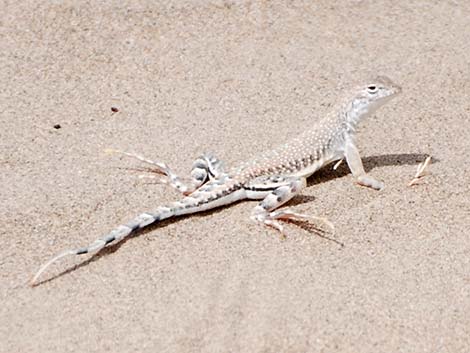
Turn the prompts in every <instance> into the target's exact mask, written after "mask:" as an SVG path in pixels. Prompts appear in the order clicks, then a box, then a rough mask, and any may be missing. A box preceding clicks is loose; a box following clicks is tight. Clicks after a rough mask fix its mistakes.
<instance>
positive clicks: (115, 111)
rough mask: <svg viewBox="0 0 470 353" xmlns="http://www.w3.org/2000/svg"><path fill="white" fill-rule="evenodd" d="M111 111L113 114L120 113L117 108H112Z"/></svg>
mask: <svg viewBox="0 0 470 353" xmlns="http://www.w3.org/2000/svg"><path fill="white" fill-rule="evenodd" d="M111 111H112V112H113V113H117V112H118V111H119V109H118V108H116V107H111Z"/></svg>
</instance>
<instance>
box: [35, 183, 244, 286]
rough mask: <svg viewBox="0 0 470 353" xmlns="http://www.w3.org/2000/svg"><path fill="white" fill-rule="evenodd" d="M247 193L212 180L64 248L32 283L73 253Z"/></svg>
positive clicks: (95, 249) (92, 249)
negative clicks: (80, 244) (95, 236)
mask: <svg viewBox="0 0 470 353" xmlns="http://www.w3.org/2000/svg"><path fill="white" fill-rule="evenodd" d="M244 197H245V194H244V190H243V189H241V188H240V187H239V186H238V185H235V186H227V185H218V183H217V181H214V182H212V183H211V182H209V183H207V184H206V185H204V186H202V187H201V188H200V189H199V190H198V191H195V192H193V193H192V194H191V195H189V196H186V197H184V198H183V199H182V200H180V201H177V202H173V203H171V204H170V205H168V206H161V207H158V208H157V210H156V211H155V212H153V213H142V214H140V215H139V216H137V217H136V218H134V219H133V220H132V221H130V222H128V223H126V224H123V225H120V226H119V227H117V228H115V229H114V230H113V231H111V232H110V233H109V234H107V235H105V236H104V237H101V238H99V239H96V240H95V241H94V242H93V243H91V244H90V245H88V246H86V247H83V248H78V249H72V250H67V251H64V252H62V253H60V254H58V255H57V256H55V257H53V258H52V259H50V260H49V261H48V262H46V263H45V264H44V265H42V266H41V268H40V269H39V271H38V272H36V274H35V275H34V277H33V278H32V279H31V282H30V285H31V286H35V285H37V284H38V279H39V277H40V276H41V274H42V273H43V272H44V271H45V270H46V269H47V268H48V267H49V266H50V265H52V264H53V263H55V262H56V261H58V260H60V259H62V258H63V257H66V256H69V255H83V254H90V253H96V252H98V251H100V250H101V249H103V248H104V247H105V246H107V245H109V244H111V243H117V242H118V241H121V240H123V239H124V238H126V237H127V236H129V235H130V234H132V233H133V232H134V231H136V230H138V229H142V228H144V227H147V226H148V225H150V224H153V223H155V222H159V221H162V220H164V219H168V218H170V217H174V216H182V215H186V214H190V213H195V212H202V211H206V210H209V209H212V208H216V207H219V206H222V205H226V204H229V203H232V202H235V201H238V200H241V199H243V198H244Z"/></svg>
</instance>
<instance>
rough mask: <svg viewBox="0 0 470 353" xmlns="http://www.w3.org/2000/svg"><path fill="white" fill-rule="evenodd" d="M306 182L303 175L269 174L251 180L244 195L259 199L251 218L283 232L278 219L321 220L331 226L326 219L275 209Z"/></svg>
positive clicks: (296, 192) (298, 190)
mask: <svg viewBox="0 0 470 353" xmlns="http://www.w3.org/2000/svg"><path fill="white" fill-rule="evenodd" d="M306 184H307V181H306V179H305V178H303V177H283V176H276V175H275V176H269V177H264V178H263V177H262V178H257V179H255V180H253V181H252V182H251V183H250V184H249V185H247V187H246V195H247V198H249V199H260V198H263V201H261V202H260V203H259V204H258V205H257V206H256V207H255V208H254V209H253V211H252V212H251V219H252V220H254V221H256V222H261V223H263V224H265V225H267V226H271V227H273V228H276V229H277V230H279V231H280V232H281V233H283V234H284V227H283V225H282V224H281V222H280V220H288V219H294V220H308V219H314V220H321V221H323V222H324V223H327V224H328V225H329V226H332V225H331V223H329V222H328V221H327V220H325V219H323V218H320V217H315V216H310V215H305V214H301V213H297V212H294V211H292V210H291V209H289V208H285V209H281V210H276V209H277V208H278V207H280V206H282V205H283V204H285V203H286V202H288V201H289V200H291V199H292V198H293V197H294V196H295V195H297V194H298V193H299V192H300V191H301V190H302V189H303V188H304V187H305V186H306Z"/></svg>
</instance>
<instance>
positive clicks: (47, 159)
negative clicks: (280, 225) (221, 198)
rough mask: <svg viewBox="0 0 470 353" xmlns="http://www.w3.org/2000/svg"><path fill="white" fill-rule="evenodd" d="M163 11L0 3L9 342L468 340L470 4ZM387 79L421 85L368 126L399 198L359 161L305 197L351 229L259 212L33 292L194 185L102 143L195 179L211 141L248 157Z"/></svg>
mask: <svg viewBox="0 0 470 353" xmlns="http://www.w3.org/2000/svg"><path fill="white" fill-rule="evenodd" d="M54 3H55V4H54ZM58 3H62V4H60V5H59V4H58ZM156 3H157V1H126V2H125V3H123V2H122V1H107V2H106V3H102V2H98V1H95V2H92V1H91V2H90V1H89V2H79V1H64V2H52V1H51V2H49V1H42V2H37V1H32V0H27V1H22V2H20V3H16V2H13V1H3V2H2V3H1V5H0V7H1V11H0V58H1V60H0V63H1V64H0V79H1V85H0V114H1V118H0V119H1V121H0V137H1V140H0V149H1V154H0V167H1V173H0V177H1V191H0V195H1V196H0V197H1V202H0V222H1V225H2V227H1V229H2V235H1V247H0V254H1V258H0V277H1V282H0V296H1V305H0V351H1V352H102V351H110V352H128V351H140V352H199V351H202V352H228V351H232V352H468V351H470V238H469V229H470V205H469V203H470V201H469V197H470V196H469V195H470V186H469V183H470V168H469V163H468V161H469V158H470V132H469V128H470V124H469V114H470V73H469V72H470V2H468V1H463V0H462V1H439V0H436V1H418V0H416V1H395V2H392V1H336V2H332V1H321V2H319V1H305V2H294V3H291V2H290V1H286V2H284V3H281V2H277V1H273V2H268V1H250V2H246V3H235V2H230V1H226V2H223V1H220V0H211V1H191V2H190V1H188V2H184V1H174V2H173V3H172V4H168V5H163V3H166V2H165V1H161V2H160V3H162V4H156ZM392 3H393V5H392ZM378 73H380V74H386V75H388V76H390V77H391V78H393V79H394V80H395V81H396V82H398V83H400V84H401V85H402V86H403V88H404V92H403V94H402V95H401V96H400V97H399V98H397V99H396V100H394V101H392V102H390V104H389V105H387V106H386V107H385V108H383V109H382V110H380V111H379V112H378V113H377V114H376V116H375V117H373V118H371V119H370V120H369V121H367V122H366V123H365V124H363V125H362V127H361V130H360V134H359V136H358V143H359V145H360V146H361V151H362V155H363V156H364V160H365V165H366V167H367V169H369V170H370V173H371V174H372V175H374V176H375V177H377V178H379V179H381V180H383V181H384V182H385V183H386V188H385V190H383V191H382V192H375V191H373V190H368V189H365V188H360V187H357V186H356V185H354V184H353V182H352V178H351V175H350V174H349V172H348V170H347V168H346V167H345V166H344V165H343V166H342V167H341V168H340V169H339V170H337V171H332V170H331V168H328V169H327V170H324V171H323V172H321V173H320V174H318V175H317V176H316V177H313V178H312V180H311V182H310V185H309V187H308V188H307V189H306V190H304V192H303V193H302V195H303V196H302V197H299V198H297V199H296V201H294V202H293V204H294V205H295V208H296V209H298V210H299V211H302V212H307V213H311V214H314V215H325V216H327V217H328V218H329V219H330V220H331V221H333V222H334V224H335V225H336V233H335V234H325V235H324V237H321V236H319V235H318V234H315V233H313V232H309V231H308V230H306V229H304V228H301V227H297V226H295V225H291V226H289V232H290V236H288V237H287V239H285V240H282V239H280V238H279V236H278V234H276V232H274V231H272V230H270V229H267V228H263V227H260V226H258V225H256V224H253V223H251V221H250V220H249V214H250V210H251V208H252V207H253V206H254V203H250V202H244V203H239V204H237V205H235V206H232V207H229V208H225V209H222V210H219V211H215V212H210V213H207V214H203V215H201V216H194V217H188V218H185V219H181V220H178V221H175V222H165V223H164V224H162V225H161V226H157V227H154V228H152V229H151V230H150V231H148V232H144V233H142V234H140V235H139V236H137V237H134V238H131V239H130V240H128V241H126V242H124V243H123V244H120V245H118V246H115V247H112V248H111V249H108V250H106V251H103V252H102V253H101V254H100V255H99V256H96V257H94V258H93V259H92V260H91V261H88V260H87V259H88V258H87V257H83V258H78V257H76V258H71V259H67V260H65V261H63V262H60V263H58V264H57V265H56V266H54V267H52V268H51V269H50V271H49V272H48V273H46V274H45V278H44V279H48V278H49V279H50V278H53V279H52V280H50V281H47V282H45V283H43V284H42V285H40V286H38V287H36V288H33V289H32V288H29V287H28V286H27V281H28V279H29V278H30V276H31V275H32V274H33V273H34V272H35V271H36V270H37V268H38V266H39V265H40V264H41V263H42V262H44V261H45V260H47V259H49V258H50V257H51V256H52V255H54V254H56V253H57V252H59V251H61V250H64V249H67V248H70V247H76V246H81V245H86V244H87V243H89V242H91V241H92V240H94V239H95V238H96V237H98V236H100V235H102V234H105V233H106V232H108V231H109V230H110V229H112V228H113V227H114V226H115V225H118V224H120V223H121V222H124V221H126V220H128V219H129V218H131V217H133V216H134V215H136V214H138V213H140V212H142V211H145V210H152V209H153V208H154V207H156V206H157V205H159V204H161V203H164V202H168V201H170V200H174V199H175V198H177V197H178V196H177V194H176V193H175V192H174V191H173V190H171V189H167V188H165V187H164V186H159V185H147V184H145V183H144V182H142V181H139V180H138V179H137V178H136V176H137V175H138V173H135V172H131V171H128V170H124V169H120V168H122V167H126V168H129V167H136V166H139V164H138V163H135V162H134V161H132V160H128V159H122V158H120V157H115V156H107V155H105V154H104V153H103V150H104V149H105V148H107V147H113V148H119V149H122V150H126V151H134V152H140V153H142V154H144V155H146V156H148V157H152V158H156V159H160V160H163V161H167V162H168V163H169V164H170V165H171V166H173V167H174V168H175V169H176V170H177V171H178V172H181V173H185V172H187V171H188V170H189V166H190V165H191V162H192V159H193V158H194V157H196V156H197V155H198V154H199V153H201V152H203V151H206V150H210V151H213V152H215V153H216V154H217V155H218V156H219V157H220V158H222V159H224V160H225V161H226V163H227V164H229V165H233V164H235V163H238V162H240V161H242V160H243V159H244V158H245V157H247V156H250V155H252V154H253V153H256V152H259V151H262V150H264V149H266V148H270V147H271V146H272V145H273V144H275V143H279V142H282V141H284V140H285V139H287V138H289V137H291V136H294V135H295V134H296V133H298V132H300V131H302V130H303V129H305V128H306V127H308V125H309V124H312V123H313V122H314V121H315V120H317V119H319V118H320V117H322V115H323V114H324V113H325V112H326V111H327V110H328V109H329V106H330V105H331V104H332V103H333V102H334V101H335V99H336V98H337V97H338V96H339V95H340V94H341V92H342V90H343V88H345V87H348V86H350V85H351V84H356V83H360V82H362V81H364V79H365V78H366V77H369V76H371V75H372V76H373V75H375V74H378ZM113 106H115V107H117V108H118V109H119V112H117V113H112V112H111V107H113ZM55 124H60V125H61V129H54V128H53V126H54V125H55ZM428 154H430V155H432V156H433V158H434V161H433V164H432V165H431V167H430V169H429V170H430V172H431V175H430V176H427V177H425V178H424V179H423V180H422V181H421V182H420V184H419V185H416V186H415V187H412V188H409V187H407V186H406V184H407V182H408V181H410V180H411V179H412V177H413V175H414V173H415V171H416V167H417V165H418V164H419V162H421V161H422V160H424V159H425V157H426V156H427V155H428ZM341 244H343V246H342V245H341ZM75 265H79V266H78V267H76V268H75V267H74V266H75ZM67 269H69V270H70V271H68V272H67V273H65V274H62V275H60V276H58V275H59V274H60V273H61V272H63V271H66V270H67Z"/></svg>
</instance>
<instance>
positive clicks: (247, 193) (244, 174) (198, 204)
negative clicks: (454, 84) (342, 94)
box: [31, 77, 401, 285]
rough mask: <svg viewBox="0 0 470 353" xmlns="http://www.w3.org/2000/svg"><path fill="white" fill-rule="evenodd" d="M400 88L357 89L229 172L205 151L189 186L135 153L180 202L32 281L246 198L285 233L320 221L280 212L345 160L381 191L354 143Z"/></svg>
mask: <svg viewBox="0 0 470 353" xmlns="http://www.w3.org/2000/svg"><path fill="white" fill-rule="evenodd" d="M400 92H401V88H400V87H399V86H398V85H396V84H394V83H393V82H392V81H391V80H390V79H388V78H386V77H378V78H376V79H375V80H374V81H373V82H371V83H369V84H367V85H365V86H362V87H359V88H357V89H356V90H355V91H354V92H353V93H352V94H351V95H349V96H347V97H346V98H347V99H345V100H344V101H343V102H342V103H341V105H340V106H339V107H337V108H336V109H335V110H333V111H331V112H330V113H329V114H328V115H327V116H326V117H324V118H323V119H321V120H320V121H318V122H317V123H316V124H313V126H312V127H311V128H310V129H309V130H307V131H305V132H304V133H302V134H300V135H299V136H297V137H295V138H294V139H292V140H290V141H289V142H287V143H285V144H283V145H281V146H279V147H277V148H274V149H273V150H271V151H268V152H265V153H263V154H261V155H259V156H258V157H255V158H254V159H252V160H250V161H247V162H246V163H243V164H242V165H241V166H239V167H238V168H233V169H231V170H230V171H228V172H226V171H224V170H223V165H222V163H221V162H220V161H219V160H217V159H216V158H215V157H214V156H212V155H209V154H206V155H203V156H201V157H200V158H198V159H197V160H196V161H195V162H194V164H193V170H192V172H191V176H192V180H191V182H190V183H189V184H185V183H183V182H182V181H181V179H180V178H179V177H178V176H177V175H176V174H175V173H173V171H172V170H171V169H170V168H168V167H167V166H166V164H164V163H161V162H153V161H151V160H148V159H146V158H144V157H141V156H138V155H131V154H129V153H125V152H124V154H126V155H130V156H133V157H136V158H138V159H139V160H141V161H143V162H146V163H148V164H151V165H152V166H153V168H152V169H151V171H152V172H154V173H157V174H160V175H163V177H162V178H161V179H160V181H161V182H164V183H166V184H169V185H170V186H172V187H174V188H175V189H177V190H179V191H180V192H181V193H183V194H184V195H186V196H185V197H183V198H182V199H181V200H180V201H176V202H173V203H170V204H169V205H166V206H160V207H158V208H157V209H156V210H155V211H153V212H148V213H147V212H144V213H142V214H140V215H139V216H137V217H136V218H134V219H133V220H131V221H130V222H128V223H126V224H124V225H120V226H118V227H117V228H115V229H114V230H113V231H111V232H110V233H109V234H108V235H106V236H104V237H102V238H99V239H97V240H96V241H95V242H93V243H92V244H90V245H89V246H87V247H83V248H79V249H75V250H67V251H65V252H63V253H61V254H59V255H57V256H56V257H54V258H52V259H51V260H50V261H48V262H47V263H45V264H44V265H43V266H42V267H41V268H40V269H39V271H38V272H37V273H36V275H35V276H34V277H33V279H32V281H31V284H32V285H35V284H36V283H37V280H38V279H39V276H40V275H41V274H42V273H43V272H44V271H45V270H46V269H47V267H48V266H49V265H51V264H52V263H54V262H55V261H57V260H58V259H60V258H62V257H64V256H68V255H81V254H86V253H91V252H97V251H99V250H100V249H102V248H103V247H105V246H106V245H108V244H111V243H115V242H117V241H120V240H122V239H124V238H125V237H126V236H128V235H129V234H131V233H132V232H134V231H136V230H138V229H142V228H144V227H146V226H148V225H150V224H153V223H155V222H158V221H161V220H164V219H168V218H170V217H175V216H182V215H187V214H192V213H196V212H202V211H206V210H209V209H213V208H216V207H220V206H223V205H227V204H231V203H234V202H236V201H238V200H243V199H263V200H262V201H261V202H260V203H259V204H258V205H257V206H256V207H255V208H254V209H253V211H252V215H251V218H252V219H253V220H255V221H258V222H261V223H263V224H266V225H269V226H272V227H274V228H276V229H278V230H279V231H281V232H283V226H282V225H281V223H280V222H279V221H280V220H285V219H312V218H313V219H319V218H317V217H313V216H306V215H303V214H298V213H296V212H293V211H291V210H289V209H280V210H276V209H277V208H278V207H280V206H281V205H283V204H284V203H286V202H287V201H289V200H290V199H291V198H292V197H294V196H295V195H296V194H298V193H299V192H300V190H301V189H302V188H303V187H305V185H306V178H307V177H309V176H310V175H311V174H313V173H314V172H315V171H317V170H318V169H320V168H321V167H323V166H325V165H326V164H328V163H330V162H332V161H335V160H339V159H343V158H345V159H346V161H347V163H348V165H349V167H350V169H351V171H352V174H353V176H354V177H355V178H356V181H357V182H358V183H359V184H361V185H364V186H368V187H371V188H374V189H381V188H382V187H383V184H382V183H381V182H379V181H377V180H375V179H374V178H372V177H370V176H369V175H367V174H366V173H365V171H364V168H363V166H362V162H361V158H360V156H359V152H358V150H357V148H356V146H355V142H354V137H355V128H356V126H357V124H358V123H359V121H360V120H361V119H362V118H364V117H365V116H367V115H370V114H372V113H373V112H374V111H375V110H376V109H377V108H379V107H380V106H382V105H383V104H384V103H385V102H387V101H388V100H389V99H391V98H392V97H394V96H395V95H397V94H398V93H400Z"/></svg>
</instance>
